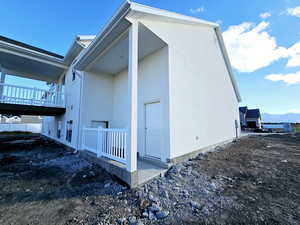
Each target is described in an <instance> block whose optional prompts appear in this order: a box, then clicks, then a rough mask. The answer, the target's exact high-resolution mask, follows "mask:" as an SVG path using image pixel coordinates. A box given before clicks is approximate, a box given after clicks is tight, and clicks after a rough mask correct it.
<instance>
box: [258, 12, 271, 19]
mask: <svg viewBox="0 0 300 225" xmlns="http://www.w3.org/2000/svg"><path fill="white" fill-rule="evenodd" d="M259 16H260V18H262V19H267V18H268V17H270V16H271V13H269V12H264V13H261V14H260V15H259Z"/></svg>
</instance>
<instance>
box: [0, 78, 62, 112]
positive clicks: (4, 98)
mask: <svg viewBox="0 0 300 225" xmlns="http://www.w3.org/2000/svg"><path fill="white" fill-rule="evenodd" d="M63 113H65V102H64V95H63V93H62V92H60V91H51V90H44V89H38V88H30V87H23V86H18V85H11V84H5V83H0V114H18V115H20V114H23V115H45V116H54V115H60V114H63Z"/></svg>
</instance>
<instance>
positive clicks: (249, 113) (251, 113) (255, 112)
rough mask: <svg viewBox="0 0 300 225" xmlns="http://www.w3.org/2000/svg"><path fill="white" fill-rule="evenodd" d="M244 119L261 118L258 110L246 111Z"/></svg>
mask: <svg viewBox="0 0 300 225" xmlns="http://www.w3.org/2000/svg"><path fill="white" fill-rule="evenodd" d="M246 118H256V119H259V118H261V116H260V111H259V109H248V110H247V114H246Z"/></svg>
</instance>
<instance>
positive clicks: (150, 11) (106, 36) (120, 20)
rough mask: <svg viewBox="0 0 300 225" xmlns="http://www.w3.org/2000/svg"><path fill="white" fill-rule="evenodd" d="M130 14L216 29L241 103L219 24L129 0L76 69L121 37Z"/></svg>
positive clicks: (79, 61) (86, 51)
mask: <svg viewBox="0 0 300 225" xmlns="http://www.w3.org/2000/svg"><path fill="white" fill-rule="evenodd" d="M129 13H131V14H136V15H135V16H134V17H135V18H139V17H141V16H142V15H147V16H149V15H151V16H154V17H156V18H161V19H165V20H168V21H177V22H182V23H192V24H200V25H204V26H210V27H212V28H213V29H215V32H216V36H217V38H218V42H219V45H220V49H221V53H222V55H223V58H224V61H225V65H226V68H227V71H228V73H229V76H230V80H231V83H232V86H233V89H234V92H235V95H236V98H237V100H238V102H240V101H241V96H240V93H239V90H238V86H237V83H236V80H235V77H234V74H233V71H232V68H231V64H230V61H229V57H228V54H227V51H226V48H225V44H224V41H223V38H222V33H221V31H220V28H219V25H218V24H216V23H212V22H208V21H205V20H201V19H198V18H195V17H190V16H185V15H182V14H178V13H174V12H170V11H166V10H162V9H157V8H153V7H150V6H145V5H141V4H138V3H135V2H131V1H129V0H126V1H124V3H123V4H122V5H121V6H120V8H119V9H118V10H117V12H116V13H115V14H114V16H113V17H112V18H111V20H110V21H109V22H108V23H107V24H106V26H105V27H104V29H103V30H102V31H101V32H100V33H99V34H98V35H97V36H96V37H95V39H94V40H93V41H92V42H91V44H90V45H89V46H88V47H87V48H86V49H85V50H84V51H82V52H81V54H80V56H79V58H78V61H77V62H76V64H75V69H78V70H84V68H86V67H87V66H88V64H89V63H90V62H91V58H93V57H94V56H95V54H96V49H98V52H99V49H102V50H103V49H105V48H106V47H107V46H108V45H109V44H110V43H112V42H113V41H114V39H115V38H116V37H117V36H120V35H121V34H122V33H123V32H124V31H125V30H126V29H127V28H128V27H129V26H130V22H129V21H128V20H127V19H126V16H127V15H129Z"/></svg>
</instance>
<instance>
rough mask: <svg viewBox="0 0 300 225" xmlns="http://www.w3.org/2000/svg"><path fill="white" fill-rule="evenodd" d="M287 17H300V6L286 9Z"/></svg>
mask: <svg viewBox="0 0 300 225" xmlns="http://www.w3.org/2000/svg"><path fill="white" fill-rule="evenodd" d="M287 13H288V15H291V16H296V17H300V6H297V7H295V8H289V9H287Z"/></svg>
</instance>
